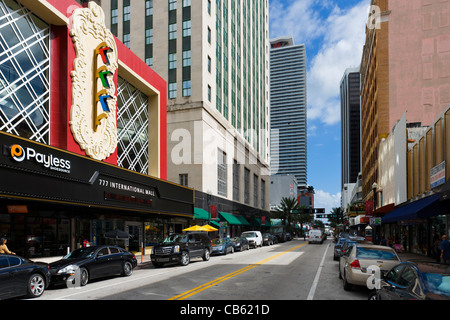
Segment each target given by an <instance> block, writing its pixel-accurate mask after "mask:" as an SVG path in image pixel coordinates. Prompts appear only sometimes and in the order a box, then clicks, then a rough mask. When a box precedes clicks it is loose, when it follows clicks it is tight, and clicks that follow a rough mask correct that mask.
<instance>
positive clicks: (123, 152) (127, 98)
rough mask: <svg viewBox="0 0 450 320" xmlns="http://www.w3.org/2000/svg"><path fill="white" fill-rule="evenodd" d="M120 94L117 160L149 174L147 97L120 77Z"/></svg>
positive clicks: (125, 165) (130, 168)
mask: <svg viewBox="0 0 450 320" xmlns="http://www.w3.org/2000/svg"><path fill="white" fill-rule="evenodd" d="M117 98H118V99H117V138H118V139H117V140H118V144H117V164H118V165H119V166H120V167H122V168H126V169H129V170H133V171H136V172H139V173H142V174H148V160H149V156H148V152H149V151H148V103H149V102H148V97H147V96H146V95H144V94H143V93H142V92H141V91H139V90H137V89H136V88H135V87H134V86H132V85H131V84H130V83H129V82H127V81H126V80H124V79H123V78H121V77H119V79H118V88H117Z"/></svg>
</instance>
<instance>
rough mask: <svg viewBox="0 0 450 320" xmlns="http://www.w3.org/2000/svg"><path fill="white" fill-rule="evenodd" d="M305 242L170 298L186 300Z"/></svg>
mask: <svg viewBox="0 0 450 320" xmlns="http://www.w3.org/2000/svg"><path fill="white" fill-rule="evenodd" d="M305 244H306V242H305V243H304V244H301V245H299V246H296V247H293V248H291V249H289V250H286V251H283V252H280V253H277V254H276V255H273V256H271V257H269V258H266V259H264V260H261V261H259V262H256V263H253V264H250V265H248V266H246V267H244V268H241V269H239V270H236V271H234V272H232V273H229V274H227V275H224V276H222V277H220V278H217V279H215V280H213V281H210V282H207V283H205V284H202V285H201V286H198V287H196V288H194V289H191V290H189V291H186V292H183V293H182V294H179V295H176V296H174V297H172V298H170V299H169V300H184V299H186V298H189V297H191V296H193V295H195V294H197V293H200V292H202V291H203V290H206V289H208V288H211V287H212V286H215V285H217V284H219V283H221V282H223V281H225V280H228V279H230V278H233V277H235V276H237V275H239V274H241V273H244V272H246V271H248V270H251V269H253V268H255V267H257V266H260V265H262V264H264V263H267V262H269V261H271V260H273V259H275V258H278V257H280V256H282V255H283V254H285V253H288V252H290V251H293V250H295V249H298V248H300V247H302V246H304V245H305Z"/></svg>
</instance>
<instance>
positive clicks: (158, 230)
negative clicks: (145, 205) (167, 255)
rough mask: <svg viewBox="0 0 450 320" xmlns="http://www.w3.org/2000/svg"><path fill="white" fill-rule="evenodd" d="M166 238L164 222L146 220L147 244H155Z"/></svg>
mask: <svg viewBox="0 0 450 320" xmlns="http://www.w3.org/2000/svg"><path fill="white" fill-rule="evenodd" d="M162 240H164V224H162V223H158V222H145V245H146V246H154V245H157V244H158V243H159V242H160V241H162Z"/></svg>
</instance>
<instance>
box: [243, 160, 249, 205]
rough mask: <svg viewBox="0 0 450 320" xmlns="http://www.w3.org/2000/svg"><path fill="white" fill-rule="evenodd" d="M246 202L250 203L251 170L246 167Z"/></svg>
mask: <svg viewBox="0 0 450 320" xmlns="http://www.w3.org/2000/svg"><path fill="white" fill-rule="evenodd" d="M244 202H245V203H246V204H250V170H249V169H247V168H244Z"/></svg>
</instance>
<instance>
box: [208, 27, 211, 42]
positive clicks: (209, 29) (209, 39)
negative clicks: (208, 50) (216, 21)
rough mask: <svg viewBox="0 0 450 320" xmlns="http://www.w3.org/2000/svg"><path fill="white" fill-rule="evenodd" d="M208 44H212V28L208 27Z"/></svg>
mask: <svg viewBox="0 0 450 320" xmlns="http://www.w3.org/2000/svg"><path fill="white" fill-rule="evenodd" d="M208 43H209V44H211V28H210V27H208Z"/></svg>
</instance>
